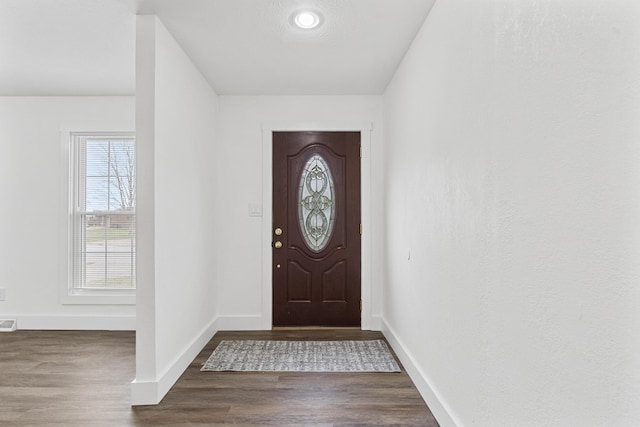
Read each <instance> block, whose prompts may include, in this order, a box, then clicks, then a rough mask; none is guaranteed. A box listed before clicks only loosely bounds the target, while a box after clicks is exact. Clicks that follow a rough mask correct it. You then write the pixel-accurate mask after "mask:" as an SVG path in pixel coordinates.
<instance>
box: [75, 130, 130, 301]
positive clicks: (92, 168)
mask: <svg viewBox="0 0 640 427" xmlns="http://www.w3.org/2000/svg"><path fill="white" fill-rule="evenodd" d="M76 162H77V171H78V173H77V178H76V183H75V187H76V188H75V204H74V206H75V208H76V212H75V215H74V219H75V226H74V231H75V236H74V243H75V250H74V252H75V254H76V256H75V265H74V276H75V277H74V287H75V288H76V289H78V288H80V289H135V287H136V279H135V276H136V275H135V256H136V250H135V249H136V241H135V239H136V216H135V208H136V171H135V140H134V138H133V137H132V136H108V135H97V136H76Z"/></svg>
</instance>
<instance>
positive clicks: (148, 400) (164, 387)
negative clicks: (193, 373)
mask: <svg viewBox="0 0 640 427" xmlns="http://www.w3.org/2000/svg"><path fill="white" fill-rule="evenodd" d="M216 332H218V320H217V319H216V320H214V321H213V322H211V324H210V325H209V326H207V327H206V328H205V329H204V330H203V331H202V332H201V333H200V334H199V335H198V336H197V337H196V338H195V339H194V340H193V341H192V342H191V344H189V345H188V346H187V347H186V348H185V349H184V351H183V352H182V353H181V354H180V355H179V356H178V357H177V358H176V360H174V361H173V363H171V364H170V365H169V366H168V367H167V368H166V369H165V370H164V372H163V373H162V374H161V375H160V376H159V379H158V380H156V381H137V380H133V382H132V383H131V405H132V406H142V405H157V404H158V403H160V401H162V399H163V398H164V396H165V395H166V394H167V393H168V392H169V390H170V389H171V387H173V385H174V384H175V383H176V381H178V378H180V376H181V375H182V374H183V373H184V371H185V370H186V369H187V368H188V367H189V365H190V364H191V362H193V359H195V358H196V356H197V355H198V354H199V353H200V351H202V349H203V348H204V346H205V345H207V343H208V342H209V341H210V340H211V338H212V337H213V336H214V335H215V333H216Z"/></svg>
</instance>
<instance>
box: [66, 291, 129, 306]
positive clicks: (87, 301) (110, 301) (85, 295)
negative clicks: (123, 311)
mask: <svg viewBox="0 0 640 427" xmlns="http://www.w3.org/2000/svg"><path fill="white" fill-rule="evenodd" d="M60 299H61V301H60V302H61V303H62V304H63V305H73V304H78V305H135V304H136V295H135V291H134V292H131V293H120V292H118V291H111V292H109V291H93V290H90V291H89V290H86V291H85V290H82V291H76V293H69V294H67V295H62V296H61V298H60Z"/></svg>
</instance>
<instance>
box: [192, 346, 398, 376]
mask: <svg viewBox="0 0 640 427" xmlns="http://www.w3.org/2000/svg"><path fill="white" fill-rule="evenodd" d="M200 370H201V371H218V372H219V371H256V372H265V371H269V372H279V371H289V372H291V371H297V372H400V367H399V366H398V364H397V363H396V361H395V359H394V358H393V356H392V355H391V352H390V351H389V347H387V344H386V343H385V342H384V341H382V340H369V341H271V340H269V341H253V340H223V341H221V342H220V344H218V347H216V349H215V350H214V351H213V353H212V354H211V356H210V357H209V359H208V360H207V361H206V362H205V364H204V366H203V367H202V369H200Z"/></svg>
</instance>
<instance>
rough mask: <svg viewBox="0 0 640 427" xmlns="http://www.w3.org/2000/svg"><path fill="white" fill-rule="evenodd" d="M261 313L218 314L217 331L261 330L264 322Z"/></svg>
mask: <svg viewBox="0 0 640 427" xmlns="http://www.w3.org/2000/svg"><path fill="white" fill-rule="evenodd" d="M263 320H264V319H263V318H262V316H261V315H252V316H218V330H219V331H263V330H265V328H264V324H263V323H264V322H263Z"/></svg>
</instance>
